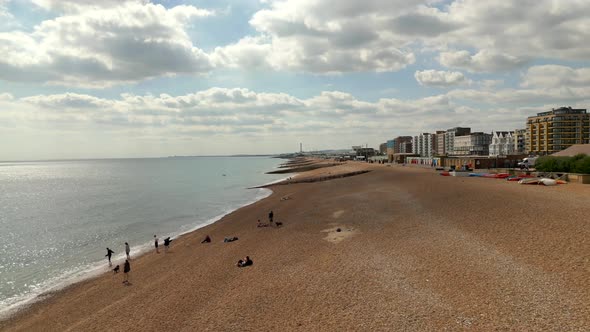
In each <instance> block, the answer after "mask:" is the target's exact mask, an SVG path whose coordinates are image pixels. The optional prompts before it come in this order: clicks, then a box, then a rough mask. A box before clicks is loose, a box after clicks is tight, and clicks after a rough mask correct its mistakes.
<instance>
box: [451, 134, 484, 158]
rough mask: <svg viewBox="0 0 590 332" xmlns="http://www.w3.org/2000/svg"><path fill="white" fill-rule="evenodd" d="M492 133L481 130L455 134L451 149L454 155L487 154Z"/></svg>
mask: <svg viewBox="0 0 590 332" xmlns="http://www.w3.org/2000/svg"><path fill="white" fill-rule="evenodd" d="M491 143H492V135H491V134H487V133H482V132H477V133H471V134H469V135H461V136H455V140H454V142H453V146H454V147H453V151H454V155H456V156H487V155H489V153H490V144H491Z"/></svg>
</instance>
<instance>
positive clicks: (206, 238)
mask: <svg viewBox="0 0 590 332" xmlns="http://www.w3.org/2000/svg"><path fill="white" fill-rule="evenodd" d="M210 242H211V238H210V237H209V235H207V236H205V239H204V240H203V241H201V243H210Z"/></svg>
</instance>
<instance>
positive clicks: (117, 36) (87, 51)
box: [0, 3, 212, 87]
mask: <svg viewBox="0 0 590 332" xmlns="http://www.w3.org/2000/svg"><path fill="white" fill-rule="evenodd" d="M207 15H210V12H208V11H205V10H202V9H198V8H196V7H192V6H179V7H174V8H171V9H166V8H164V7H163V6H161V5H153V4H146V5H142V4H137V3H127V4H125V5H123V6H119V7H112V8H105V9H94V10H90V11H83V12H80V13H75V14H71V15H65V16H61V17H58V18H56V19H53V20H47V21H43V22H42V23H41V24H39V25H38V26H36V27H35V29H34V31H33V32H32V33H24V32H11V33H0V51H2V54H3V57H2V58H0V69H1V70H0V79H4V80H13V81H35V82H37V81H41V82H49V83H52V84H59V85H73V86H82V87H105V86H110V85H113V84H119V83H126V82H137V81H141V80H145V79H149V78H152V77H157V76H162V75H175V74H199V73H206V72H208V71H210V70H211V69H212V64H211V62H210V59H209V57H208V55H207V54H205V53H204V52H203V51H202V50H200V49H199V48H197V47H195V46H194V45H193V44H192V42H191V40H190V38H189V36H188V35H187V33H186V32H185V30H184V28H185V25H186V24H188V23H189V22H190V21H191V20H192V19H194V18H198V17H203V16H207Z"/></svg>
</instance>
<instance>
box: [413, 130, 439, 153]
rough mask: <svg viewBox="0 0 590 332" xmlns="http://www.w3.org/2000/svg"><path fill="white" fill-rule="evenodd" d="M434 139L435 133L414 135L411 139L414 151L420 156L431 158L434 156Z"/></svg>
mask: <svg viewBox="0 0 590 332" xmlns="http://www.w3.org/2000/svg"><path fill="white" fill-rule="evenodd" d="M434 140H435V135H434V134H431V133H423V134H420V135H418V136H414V139H413V140H412V143H413V145H414V153H415V154H419V155H420V157H425V158H432V157H433V156H434Z"/></svg>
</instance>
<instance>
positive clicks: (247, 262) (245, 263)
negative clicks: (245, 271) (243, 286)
mask: <svg viewBox="0 0 590 332" xmlns="http://www.w3.org/2000/svg"><path fill="white" fill-rule="evenodd" d="M252 264H254V262H253V261H252V260H251V259H250V256H246V258H244V259H243V260H242V259H240V260H239V261H238V264H237V266H238V267H246V266H250V265H252Z"/></svg>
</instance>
